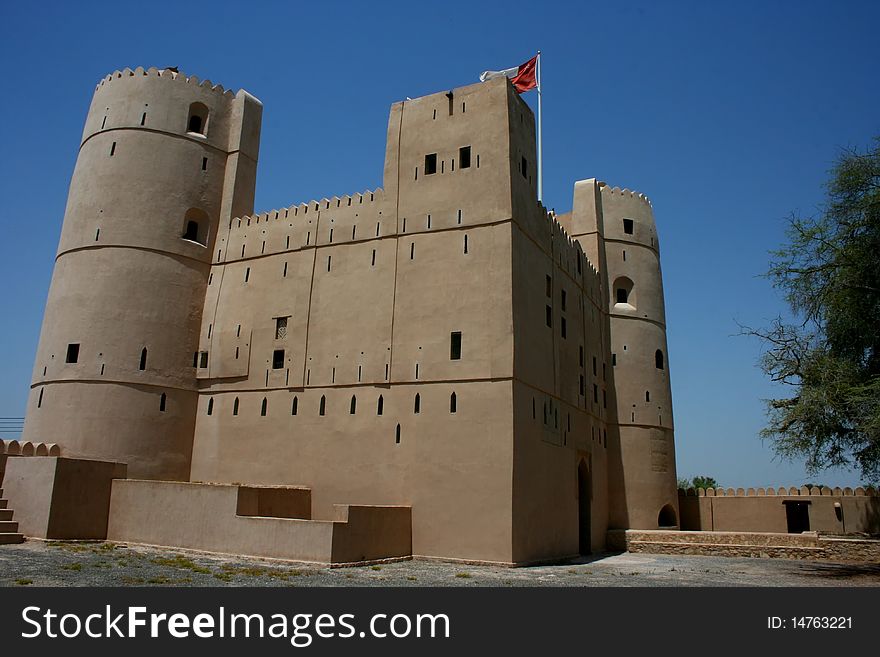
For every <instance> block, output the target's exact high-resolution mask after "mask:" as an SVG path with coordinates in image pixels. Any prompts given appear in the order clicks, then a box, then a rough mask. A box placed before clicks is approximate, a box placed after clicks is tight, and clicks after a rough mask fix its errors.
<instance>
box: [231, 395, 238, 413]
mask: <svg viewBox="0 0 880 657" xmlns="http://www.w3.org/2000/svg"><path fill="white" fill-rule="evenodd" d="M232 414H233V415H238V397H236V398H235V401H234V402H232Z"/></svg>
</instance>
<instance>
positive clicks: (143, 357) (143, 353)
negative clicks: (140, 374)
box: [138, 347, 147, 371]
mask: <svg viewBox="0 0 880 657" xmlns="http://www.w3.org/2000/svg"><path fill="white" fill-rule="evenodd" d="M138 369H139V370H141V371H144V370H145V369H147V348H146V347H144V348H143V349H141V362H140V363H139V364H138Z"/></svg>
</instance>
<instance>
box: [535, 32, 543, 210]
mask: <svg viewBox="0 0 880 657" xmlns="http://www.w3.org/2000/svg"><path fill="white" fill-rule="evenodd" d="M537 72H538V76H537V77H538V79H537V82H538V202H542V201H543V199H544V144H543V142H542V139H541V51H540V50H539V51H538V71H537Z"/></svg>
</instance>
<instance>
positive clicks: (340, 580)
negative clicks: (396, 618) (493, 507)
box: [0, 540, 880, 586]
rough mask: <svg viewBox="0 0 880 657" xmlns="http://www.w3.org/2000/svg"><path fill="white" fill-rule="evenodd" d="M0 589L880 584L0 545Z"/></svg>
mask: <svg viewBox="0 0 880 657" xmlns="http://www.w3.org/2000/svg"><path fill="white" fill-rule="evenodd" d="M0 586H880V564H834V563H825V562H812V561H793V560H787V559H739V558H728V557H700V556H668V555H648V554H604V555H594V556H592V557H587V558H584V559H581V560H580V561H577V562H572V563H567V564H562V565H552V566H539V567H530V568H501V567H492V566H466V565H461V564H454V563H442V562H433V561H420V560H413V561H403V562H398V563H390V564H383V565H378V566H363V567H358V568H334V569H330V568H325V567H320V566H316V565H313V564H302V563H294V562H283V561H273V560H264V559H254V558H246V557H229V556H219V555H213V554H205V553H199V552H190V551H181V550H172V549H164V548H148V547H142V546H127V545H124V544H114V543H83V542H57V541H50V542H43V541H36V540H31V541H27V542H26V543H22V544H20V545H2V546H0Z"/></svg>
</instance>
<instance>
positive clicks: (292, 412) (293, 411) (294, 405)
mask: <svg viewBox="0 0 880 657" xmlns="http://www.w3.org/2000/svg"><path fill="white" fill-rule="evenodd" d="M297 402H298V399H297V397H296V395H294V396H293V402H292V403H291V404H290V414H291V415H296V406H297Z"/></svg>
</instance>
